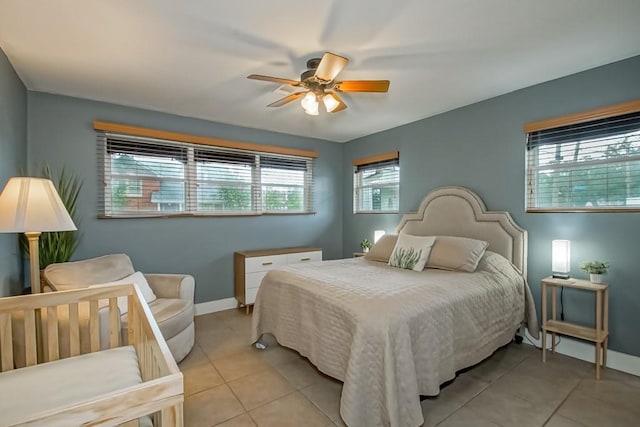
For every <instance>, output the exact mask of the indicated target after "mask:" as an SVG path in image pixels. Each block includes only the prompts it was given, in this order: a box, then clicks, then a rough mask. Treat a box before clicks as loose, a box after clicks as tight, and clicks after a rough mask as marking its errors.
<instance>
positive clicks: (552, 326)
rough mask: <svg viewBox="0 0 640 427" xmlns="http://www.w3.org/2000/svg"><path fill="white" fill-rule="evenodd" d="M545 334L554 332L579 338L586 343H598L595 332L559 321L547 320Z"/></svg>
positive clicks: (585, 327)
mask: <svg viewBox="0 0 640 427" xmlns="http://www.w3.org/2000/svg"><path fill="white" fill-rule="evenodd" d="M546 329H547V332H555V333H558V334H562V335H569V336H571V337H574V338H580V339H583V340H587V341H593V342H596V341H598V340H599V339H601V338H599V337H597V336H596V330H595V329H594V328H589V327H587V326H582V325H576V324H574V323H569V322H563V321H560V320H547V326H546Z"/></svg>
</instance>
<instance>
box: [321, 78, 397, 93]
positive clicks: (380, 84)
mask: <svg viewBox="0 0 640 427" xmlns="http://www.w3.org/2000/svg"><path fill="white" fill-rule="evenodd" d="M389 83H390V82H389V80H346V81H344V82H336V83H335V84H334V85H333V90H337V91H339V92H387V91H388V90H389Z"/></svg>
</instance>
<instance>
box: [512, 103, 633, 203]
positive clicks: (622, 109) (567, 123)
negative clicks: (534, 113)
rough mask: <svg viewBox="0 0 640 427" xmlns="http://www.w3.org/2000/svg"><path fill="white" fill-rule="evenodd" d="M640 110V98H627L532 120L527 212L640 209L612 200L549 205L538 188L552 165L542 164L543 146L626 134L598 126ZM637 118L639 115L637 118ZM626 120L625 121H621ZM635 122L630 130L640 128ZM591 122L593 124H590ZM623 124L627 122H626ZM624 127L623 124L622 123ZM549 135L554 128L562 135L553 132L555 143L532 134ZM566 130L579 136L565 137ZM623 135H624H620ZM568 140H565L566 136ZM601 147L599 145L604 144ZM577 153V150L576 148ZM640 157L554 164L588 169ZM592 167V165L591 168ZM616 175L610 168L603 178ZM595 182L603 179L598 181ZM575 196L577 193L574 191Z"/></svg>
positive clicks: (528, 138) (527, 150)
mask: <svg viewBox="0 0 640 427" xmlns="http://www.w3.org/2000/svg"><path fill="white" fill-rule="evenodd" d="M639 112H640V100H635V101H630V102H625V103H621V104H616V105H612V106H607V107H602V108H596V109H593V110H588V111H584V112H580V113H575V114H569V115H566V116H561V117H555V118H551V119H546V120H541V121H537V122H531V123H528V124H526V125H525V126H524V131H525V134H526V144H527V146H526V148H525V168H526V173H525V178H526V182H525V188H526V194H525V210H526V212H527V213H571V212H591V213H598V212H599V213H603V212H640V204H639V205H632V206H625V205H621V206H616V205H612V204H607V205H603V206H598V205H593V206H566V207H563V206H553V205H552V206H548V205H540V204H539V201H538V199H537V197H539V192H538V177H539V173H540V172H542V171H543V170H545V169H549V168H550V166H549V165H540V154H541V150H542V149H543V147H548V146H559V147H561V148H565V149H566V148H567V147H570V146H572V145H575V144H580V143H585V142H592V143H596V142H597V140H598V139H599V138H600V139H603V138H614V137H615V136H616V135H622V133H621V132H620V131H618V132H615V131H610V132H608V131H606V130H599V129H598V126H599V125H600V124H603V123H607V122H614V121H615V120H617V119H618V120H620V119H625V118H626V117H625V116H627V115H628V117H631V118H632V119H633V116H634V115H637V113H639ZM633 120H636V119H633ZM621 123H624V122H621ZM633 124H634V126H633V127H630V128H631V129H633V130H631V131H630V132H628V133H632V132H636V131H640V123H637V124H636V123H635V121H634V122H633ZM589 126H591V128H589ZM623 126H627V125H626V124H625V125H623ZM621 127H622V126H621ZM545 132H546V133H547V135H553V132H555V133H556V135H560V136H552V137H551V138H556V142H555V143H548V144H542V143H535V142H532V138H536V137H537V138H542V136H541V135H543V134H544V133H545ZM563 133H565V134H569V135H570V136H573V135H576V138H575V139H574V138H572V139H569V138H568V137H564V136H563ZM589 133H592V134H591V135H589V136H588V137H585V136H584V135H585V134H589ZM581 134H582V135H583V136H582V139H580V135H581ZM620 138H622V136H620ZM563 139H564V140H565V141H562V140H563ZM613 145H614V144H613V143H612V144H611V145H607V144H605V143H600V147H602V148H604V147H606V148H607V149H608V148H609V147H610V146H613ZM600 147H599V148H600ZM576 153H577V151H576ZM638 160H640V154H638V155H628V156H621V157H615V158H604V159H602V158H601V159H593V160H584V159H583V160H576V161H574V162H565V163H560V164H556V165H553V169H554V170H562V169H566V170H576V169H578V168H585V169H586V170H597V169H596V168H597V167H602V166H603V165H604V166H607V165H621V164H625V163H629V162H631V161H638ZM590 167H591V168H592V169H589V168H590ZM611 177H612V175H611V174H609V172H608V171H607V172H606V175H604V176H603V178H602V181H604V183H608V180H609V179H610V178H611ZM637 181H638V183H640V177H637ZM594 182H599V181H595V180H594ZM571 194H572V196H573V195H574V193H573V192H572V193H571ZM627 197H628V196H627ZM612 200H615V199H608V200H607V201H608V202H611V201H612Z"/></svg>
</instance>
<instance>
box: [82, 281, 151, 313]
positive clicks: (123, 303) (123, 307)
mask: <svg viewBox="0 0 640 427" xmlns="http://www.w3.org/2000/svg"><path fill="white" fill-rule="evenodd" d="M131 283H135V284H136V285H138V288H139V289H140V291H141V292H142V296H143V297H144V300H145V301H146V302H147V304H148V303H150V302H153V301H155V300H156V299H157V297H156V294H154V293H153V289H151V287H150V286H149V283H148V282H147V279H145V277H144V274H142V273H141V272H139V271H136V272H135V273H133V274H131V275H130V276H127V277H125V278H122V279H120V280H116V281H113V282H108V283H100V284H98V285H91V286H89V287H90V288H97V287H102V286H114V285H128V284H131ZM118 308H119V309H120V315H123V314H126V313H127V312H128V311H129V309H128V307H127V297H118Z"/></svg>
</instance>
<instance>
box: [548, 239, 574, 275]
mask: <svg viewBox="0 0 640 427" xmlns="http://www.w3.org/2000/svg"><path fill="white" fill-rule="evenodd" d="M570 266H571V241H569V240H553V241H552V242H551V270H552V271H553V272H554V273H563V274H569V271H571V268H570Z"/></svg>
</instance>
